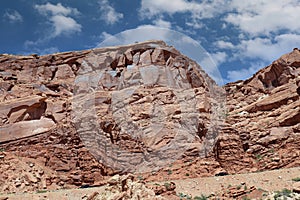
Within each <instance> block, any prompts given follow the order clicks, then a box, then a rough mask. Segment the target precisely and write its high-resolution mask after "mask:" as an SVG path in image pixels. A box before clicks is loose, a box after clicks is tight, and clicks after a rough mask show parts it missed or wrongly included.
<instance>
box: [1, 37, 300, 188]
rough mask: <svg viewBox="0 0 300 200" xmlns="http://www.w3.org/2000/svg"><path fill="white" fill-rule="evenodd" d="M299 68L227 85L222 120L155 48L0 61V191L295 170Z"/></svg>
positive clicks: (170, 54)
mask: <svg viewBox="0 0 300 200" xmlns="http://www.w3.org/2000/svg"><path fill="white" fill-rule="evenodd" d="M299 63H300V52H299V50H298V49H294V51H293V52H291V53H289V54H286V55H284V56H282V57H281V58H280V59H279V60H277V61H274V62H273V63H272V64H271V65H270V66H268V67H266V68H264V69H262V70H260V71H259V72H257V73H256V74H255V75H254V76H253V77H252V78H250V79H248V80H246V81H239V82H235V83H229V84H227V85H225V86H224V89H225V90H226V93H227V112H225V105H224V104H225V98H224V93H223V92H222V89H221V88H220V87H218V86H217V85H216V84H215V83H214V81H212V79H211V78H209V76H208V75H207V74H206V73H205V72H204V71H203V70H202V69H201V67H200V66H198V65H197V64H196V63H195V62H194V61H192V60H191V59H189V58H187V57H186V56H184V55H182V54H180V52H178V51H177V50H176V49H174V48H173V47H170V46H167V45H166V44H164V43H163V42H161V41H149V42H144V43H138V44H133V45H128V46H119V47H109V48H102V49H94V50H86V51H78V52H66V53H58V54H53V55H46V56H37V55H31V56H14V55H6V54H5V55H1V56H0V149H1V151H3V152H4V154H3V155H4V156H2V157H0V170H1V171H6V172H9V173H3V174H2V176H0V191H1V192H22V191H31V190H38V189H57V188H71V187H80V186H82V187H88V186H95V185H103V184H104V183H105V180H106V179H107V177H108V176H112V175H114V174H116V173H124V172H127V171H132V172H141V173H142V174H140V176H141V177H142V179H144V180H148V181H150V180H168V179H178V178H189V177H199V176H212V175H216V176H223V175H226V174H233V173H243V172H249V171H258V170H266V169H276V168H282V167H295V166H300V162H299V159H298V158H299V156H300V138H299V137H300V136H299V135H300V134H299V133H300V124H299V122H300V115H299V108H300V106H299V103H300V101H299V93H300V92H299V91H300V89H299V88H300V85H299V84H300V79H299V73H300V71H299V69H300V68H299V67H300V65H299ZM224 118H226V121H225V122H224V121H223V119H224ZM1 155H2V154H1ZM18 158H20V161H18ZM29 160H30V163H32V164H33V166H35V167H33V166H32V167H30V166H29V167H28V166H27V165H30V163H29V164H28V162H29ZM24 162H25V164H24ZM18 165H19V166H21V165H24V166H25V167H24V168H22V169H20V168H18ZM141 169H142V170H141ZM41 170H42V171H43V173H42V172H41ZM40 172H41V173H40ZM144 172H146V173H144ZM14 173H15V174H14ZM157 190H159V189H157Z"/></svg>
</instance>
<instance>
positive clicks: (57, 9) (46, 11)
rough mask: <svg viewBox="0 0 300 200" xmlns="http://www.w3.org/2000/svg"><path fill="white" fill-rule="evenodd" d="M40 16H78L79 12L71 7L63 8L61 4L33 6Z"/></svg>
mask: <svg viewBox="0 0 300 200" xmlns="http://www.w3.org/2000/svg"><path fill="white" fill-rule="evenodd" d="M34 7H35V8H36V9H37V10H38V11H39V13H40V14H43V15H45V16H48V15H54V16H55V15H64V16H67V15H71V14H74V15H78V14H80V13H79V11H78V10H77V9H76V8H71V7H65V6H63V5H62V4H61V3H58V4H56V5H54V4H51V3H46V4H44V5H35V6H34Z"/></svg>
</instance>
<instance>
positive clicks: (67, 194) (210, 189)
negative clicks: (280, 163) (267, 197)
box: [0, 167, 300, 200]
mask: <svg viewBox="0 0 300 200" xmlns="http://www.w3.org/2000/svg"><path fill="white" fill-rule="evenodd" d="M299 177H300V167H297V168H290V169H279V170H272V171H265V172H258V173H249V174H237V175H227V176H215V177H206V178H194V179H185V180H173V182H175V183H176V193H177V194H178V195H179V194H181V196H191V197H195V196H201V195H205V196H208V195H211V194H212V193H213V194H218V193H219V192H220V191H224V190H226V188H229V187H232V186H236V187H239V186H242V185H243V186H245V185H246V186H248V187H251V186H255V187H256V188H257V189H258V190H260V191H268V192H272V191H279V190H282V189H284V188H286V189H292V187H293V184H294V183H295V181H293V180H292V179H295V178H299ZM154 184H155V183H154ZM156 184H164V182H156ZM102 191H104V187H94V188H85V189H72V190H58V191H38V192H36V193H23V194H0V200H4V199H5V200H6V199H7V200H23V199H31V200H40V199H45V200H46V199H61V200H83V199H89V197H90V196H91V195H92V194H93V193H94V192H98V193H101V192H102ZM179 196H180V195H179ZM183 199H184V198H183Z"/></svg>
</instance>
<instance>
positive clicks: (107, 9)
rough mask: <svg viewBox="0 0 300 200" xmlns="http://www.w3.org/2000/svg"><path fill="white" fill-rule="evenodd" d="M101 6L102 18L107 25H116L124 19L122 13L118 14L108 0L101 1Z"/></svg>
mask: <svg viewBox="0 0 300 200" xmlns="http://www.w3.org/2000/svg"><path fill="white" fill-rule="evenodd" d="M99 5H100V11H101V13H102V15H101V17H102V19H103V20H104V21H105V23H106V24H110V25H112V24H115V23H117V22H118V21H119V20H121V19H122V18H123V17H124V16H123V14H122V13H119V12H116V10H115V9H114V8H113V7H112V6H111V5H109V2H108V0H100V1H99Z"/></svg>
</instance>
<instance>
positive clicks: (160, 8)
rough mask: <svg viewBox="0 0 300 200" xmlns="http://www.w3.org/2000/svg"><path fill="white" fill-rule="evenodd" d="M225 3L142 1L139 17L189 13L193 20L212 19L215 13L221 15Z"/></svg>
mask: <svg viewBox="0 0 300 200" xmlns="http://www.w3.org/2000/svg"><path fill="white" fill-rule="evenodd" d="M225 5H227V4H226V2H224V1H222V0H214V1H202V2H201V3H197V2H195V1H186V0H173V1H172V3H170V2H169V1H165V0H151V1H149V0H142V2H141V8H140V15H141V16H142V17H145V18H152V17H154V16H159V15H161V14H163V13H167V14H169V15H173V14H175V13H190V14H191V15H192V18H194V19H204V18H212V17H214V15H215V14H216V13H221V12H222V11H223V10H224V9H227V7H226V6H225Z"/></svg>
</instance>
